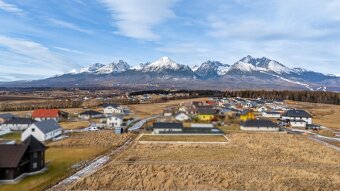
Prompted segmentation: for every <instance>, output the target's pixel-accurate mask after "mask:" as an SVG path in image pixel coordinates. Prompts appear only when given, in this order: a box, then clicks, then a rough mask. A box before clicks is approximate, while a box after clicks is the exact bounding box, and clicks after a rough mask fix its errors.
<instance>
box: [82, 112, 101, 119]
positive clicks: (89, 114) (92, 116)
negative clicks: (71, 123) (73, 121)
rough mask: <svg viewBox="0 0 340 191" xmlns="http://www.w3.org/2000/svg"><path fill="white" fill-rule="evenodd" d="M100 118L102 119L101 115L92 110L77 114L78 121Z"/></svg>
mask: <svg viewBox="0 0 340 191" xmlns="http://www.w3.org/2000/svg"><path fill="white" fill-rule="evenodd" d="M102 117H104V115H103V114H102V113H100V112H98V111H93V110H87V111H84V112H81V113H79V114H78V118H79V119H85V120H89V119H96V118H102Z"/></svg>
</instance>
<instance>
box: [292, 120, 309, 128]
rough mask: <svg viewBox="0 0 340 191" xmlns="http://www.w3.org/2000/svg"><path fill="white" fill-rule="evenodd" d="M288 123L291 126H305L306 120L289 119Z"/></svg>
mask: <svg viewBox="0 0 340 191" xmlns="http://www.w3.org/2000/svg"><path fill="white" fill-rule="evenodd" d="M290 125H291V126H292V127H306V126H307V122H305V121H290Z"/></svg>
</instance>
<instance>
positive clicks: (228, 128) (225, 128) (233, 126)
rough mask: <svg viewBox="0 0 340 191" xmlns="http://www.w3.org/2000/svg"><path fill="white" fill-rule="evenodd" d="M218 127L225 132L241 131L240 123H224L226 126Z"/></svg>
mask: <svg viewBox="0 0 340 191" xmlns="http://www.w3.org/2000/svg"><path fill="white" fill-rule="evenodd" d="M218 128H219V129H221V130H222V131H223V132H225V133H228V132H235V131H240V125H239V124H231V125H224V126H219V127H218Z"/></svg>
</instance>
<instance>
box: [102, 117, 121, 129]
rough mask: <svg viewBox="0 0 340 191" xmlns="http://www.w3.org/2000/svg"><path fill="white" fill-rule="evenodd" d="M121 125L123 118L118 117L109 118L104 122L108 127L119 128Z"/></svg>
mask: <svg viewBox="0 0 340 191" xmlns="http://www.w3.org/2000/svg"><path fill="white" fill-rule="evenodd" d="M122 123H123V117H120V116H111V117H108V118H107V120H106V125H107V126H108V127H121V126H122Z"/></svg>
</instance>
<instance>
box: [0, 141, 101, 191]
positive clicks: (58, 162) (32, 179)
mask: <svg viewBox="0 0 340 191" xmlns="http://www.w3.org/2000/svg"><path fill="white" fill-rule="evenodd" d="M104 151H105V149H104V148H97V149H92V148H87V147H83V148H57V147H52V148H49V149H47V150H46V161H48V162H49V163H48V164H47V167H48V170H47V172H45V173H43V174H38V175H34V176H28V177H26V178H24V179H23V180H22V181H20V182H19V183H17V184H13V185H0V191H9V190H41V189H43V188H44V187H45V186H47V185H49V184H51V183H53V182H55V181H57V180H58V179H60V178H62V177H64V176H65V175H67V173H68V172H70V171H71V170H72V169H71V167H72V166H73V165H74V164H76V163H78V162H80V161H84V160H87V159H90V158H93V157H95V156H96V155H98V154H100V153H101V152H104Z"/></svg>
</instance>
